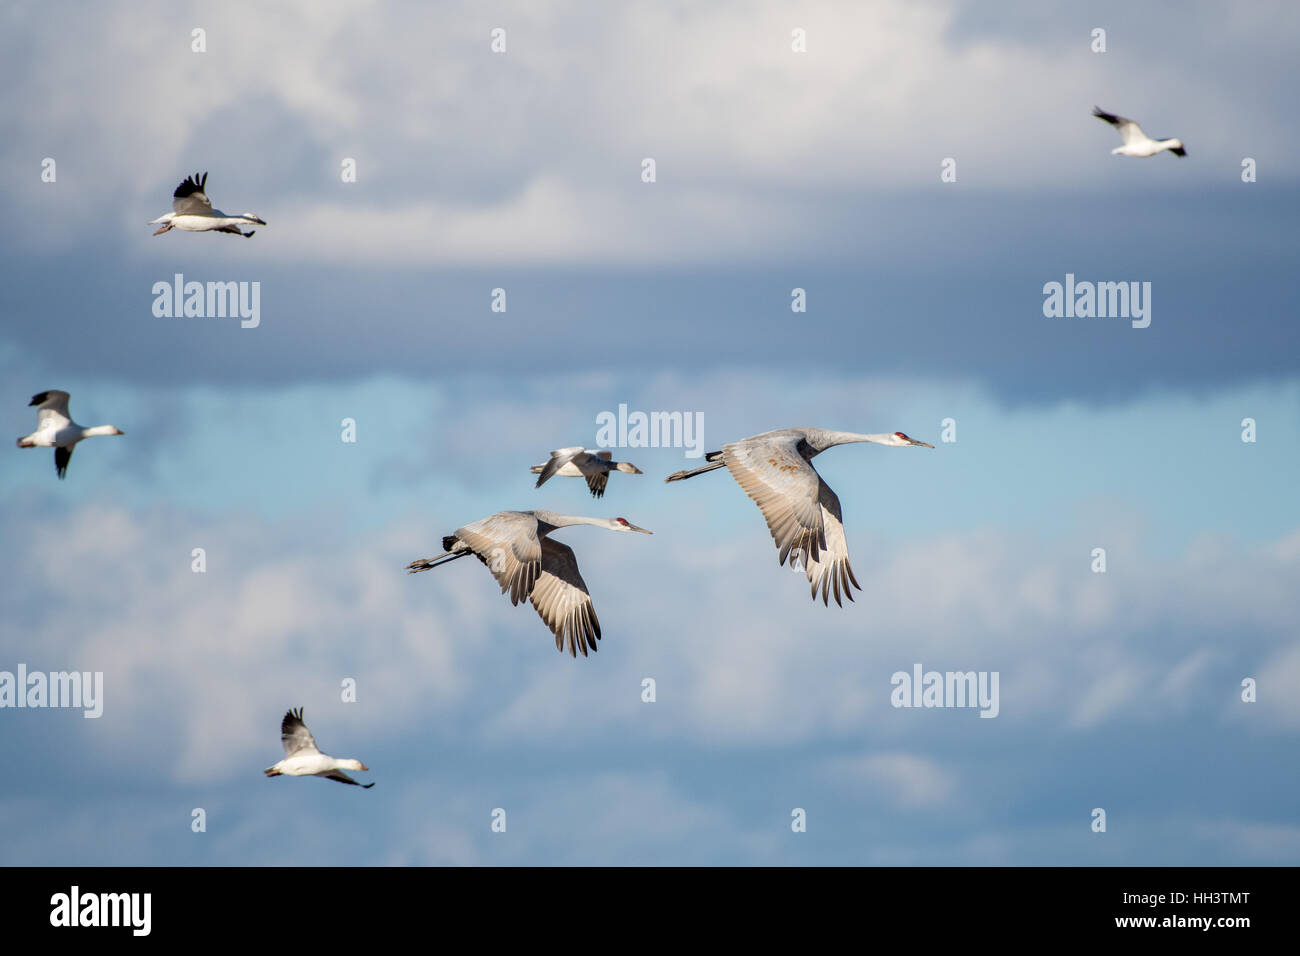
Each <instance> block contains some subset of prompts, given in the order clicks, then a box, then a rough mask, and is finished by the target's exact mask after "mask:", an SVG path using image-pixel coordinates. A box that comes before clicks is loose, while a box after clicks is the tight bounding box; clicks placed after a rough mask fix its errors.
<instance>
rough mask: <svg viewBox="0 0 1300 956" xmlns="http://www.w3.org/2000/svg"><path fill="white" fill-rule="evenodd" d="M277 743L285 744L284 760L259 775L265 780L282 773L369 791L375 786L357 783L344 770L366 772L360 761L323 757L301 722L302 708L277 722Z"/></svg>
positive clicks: (287, 713)
mask: <svg viewBox="0 0 1300 956" xmlns="http://www.w3.org/2000/svg"><path fill="white" fill-rule="evenodd" d="M280 743H282V744H284V759H283V760H281V761H280V762H279V763H275V764H272V765H271V766H269V767H267V768H266V769H265V770H263V771H262V772H263V773H264V774H266V775H267V776H268V777H278V776H280V775H281V774H283V775H285V776H289V777H324V778H325V779H327V780H337V781H338V782H339V783H350V784H352V786H354V787H360V788H361V789H363V790H369V789H370V788H371V787H373V786H374V783H357V782H356V781H355V780H353V779H352V778H351V777H349V776H348V775H347V774H345V773H344V772H343V771H344V770H369V769H370V768H369V767H367V766H366V765H365V764H363V763H362V762H361V761H360V760H353V759H351V758H345V759H342V760H340V759H339V758H338V757H331V756H330V755H329V754H323V753H321V752H320V749H319V748H318V747H317V746H316V738H315V737H313V736H312V735H311V731H310V730H308V729H307V725H306V724H304V723H303V722H302V708H301V707H299V708H298V709H297V710H290V711H287V712H286V713H285V715H284V720H282V721H280Z"/></svg>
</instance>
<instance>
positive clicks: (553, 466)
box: [533, 445, 587, 488]
mask: <svg viewBox="0 0 1300 956" xmlns="http://www.w3.org/2000/svg"><path fill="white" fill-rule="evenodd" d="M586 450H587V449H585V448H583V447H582V446H581V445H574V446H573V447H572V448H558V449H556V450H555V451H553V452H551V460H550V461H548V462H547V463H546V464H545V465H543V466H542V473H541V474H540V475H539V476H538V478H537V484H535V485H533V487H534V488H540V487H542V485H544V484H545V483H546V480H547V479H548V478H550V477H551V476H552V475H554V474H555V473H556V472H557V471H559V470H560V469H561V468H563V467H564V466H565V465H567V464H568V463H569V462H571V461H573V459H574V458H577V457H578V456H579V455H581V454H582V453H583V452H585V451H586Z"/></svg>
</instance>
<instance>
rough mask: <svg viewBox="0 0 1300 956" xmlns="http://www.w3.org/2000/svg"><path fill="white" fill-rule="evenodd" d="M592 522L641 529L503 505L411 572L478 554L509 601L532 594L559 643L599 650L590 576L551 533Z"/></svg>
mask: <svg viewBox="0 0 1300 956" xmlns="http://www.w3.org/2000/svg"><path fill="white" fill-rule="evenodd" d="M575 524H590V525H595V526H596V527H598V528H608V529H609V530H610V531H639V532H641V533H642V534H651V533H652V532H650V531H647V530H646V529H645V528H638V527H637V526H636V525H634V524H630V523H629V522H628V521H627V519H626V518H582V517H578V516H576V515H560V514H556V513H555V512H553V511H498V512H497V513H496V514H494V515H489V516H488V517H486V518H483V519H482V520H481V521H475V522H473V523H472V524H467V525H465V527H463V528H457V529H456V532H455V534H449V535H447V536H446V537H444V538H443V539H442V550H443V551H446V552H447V554H444V555H442V556H441V557H438V558H422V559H420V560H418V561H412V562H411V563H410V564H408V565H407V566H406V570H407V571H408V572H409V573H411V574H416V573H418V572H420V571H428V570H429V569H430V568H436V567H437V566H438V565H440V564H446V563H447V562H449V561H455V560H456V559H457V558H463V557H465V556H466V555H470V554H472V555H474V556H475V557H477V558H478V559H479V560H480V561H482V562H483V563H484V564H485V565H487V569H488V570H489V571H491V572H492V576H493V577H494V578H496V580H497V583H498V584H500V585H501V593H502V594H505V593H506V591H509V592H510V603H511V604H514V605H516V606H517V605H518V604H519V602H520V601H523V600H525V599H528V600H530V601H532V602H533V607H535V608H536V609H537V613H538V615H539V616H540V617H541V619H542V620H543V621H545V622H546V626H547V627H549V628H550V629H551V633H552V634H554V635H555V648H556V650H558V651H561V652H563V650H564V648H565V646H566V645H567V646H568V649H569V654H570V655H571V656H573V657H577V656H578V651H581V652H582V656H583V657H586V656H587V651H588V650H590V651H591V652H592V653H595V651H596V642H597V641H598V640H600V621H599V620H597V618H596V609H595V607H594V606H593V605H592V603H591V592H590V591H588V590H587V582H586V581H584V580H582V574H581V573H579V571H578V561H577V558H575V557H574V555H573V549H572V548H570V547H569V546H568V545H564V544H560V542H558V541H552V540H551V539H550V538H549V537H547V536H548V535H549V534H550V533H551V532H553V531H555V530H557V529H558V528H567V527H569V526H570V525H575Z"/></svg>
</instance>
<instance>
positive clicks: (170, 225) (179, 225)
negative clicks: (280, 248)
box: [149, 173, 266, 237]
mask: <svg viewBox="0 0 1300 956" xmlns="http://www.w3.org/2000/svg"><path fill="white" fill-rule="evenodd" d="M207 182H208V174H207V173H203V174H202V175H199V174H198V173H195V174H194V175H193V176H190V177H189V178H188V179H186V180H185V181H184V182H183V183H181V184H180V185H179V186H177V187H176V191H175V192H174V193H173V194H172V211H171V212H169V213H164V214H163V215H161V216H159V217H158V218H157V219H151V220H149V225H151V226H160V228H159V229H158V231H157V232H155V233H154V235H155V236H160V235H162V234H163V233H164V232H167V231H168V230H169V229H179V230H181V232H229V233H233V234H235V235H237V236H244V237H248V236H251V235H253V231H252V230H250V231H249V232H244V231H243V230H242V229H240V228H239V227H240V226H265V225H266V223H265V222H264V221H263V220H262V219H261V218H260V217H258V216H255V215H253V214H252V213H251V212H246V213H241V214H240V215H238V216H231V215H229V214H227V213H224V212H222V211H221V210H220V209H214V208H213V206H212V200H211V199H209V198H208V197H207V194H206V193H205V192H204V188H205V187H206V185H207Z"/></svg>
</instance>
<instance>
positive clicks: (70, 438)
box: [18, 390, 126, 478]
mask: <svg viewBox="0 0 1300 956" xmlns="http://www.w3.org/2000/svg"><path fill="white" fill-rule="evenodd" d="M27 404H28V406H29V407H30V406H32V405H35V406H36V431H34V432H32V433H31V434H30V435H26V436H24V437H22V438H20V439H18V447H19V448H53V449H54V470H55V471H56V472H58V475H59V477H60V478H64V477H66V476H67V474H68V462H69V461H70V460H71V459H72V449H73V448H75V447H76V444H77V442H79V441H81V440H82V439H83V438H95V437H97V436H99V435H123V434H126V433H125V432H123V431H122V429H120V428H118V427H117V426H115V425H96V426H95V427H94V428H84V427H82V426H81V425H78V424H77V423H76V422H74V421H73V420H72V419H71V418H69V417H68V393H67V392H60V391H57V390H51V391H48V392H41V393H40V394H39V395H33V396H32V400H31V401H30V402H28V403H27Z"/></svg>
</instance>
